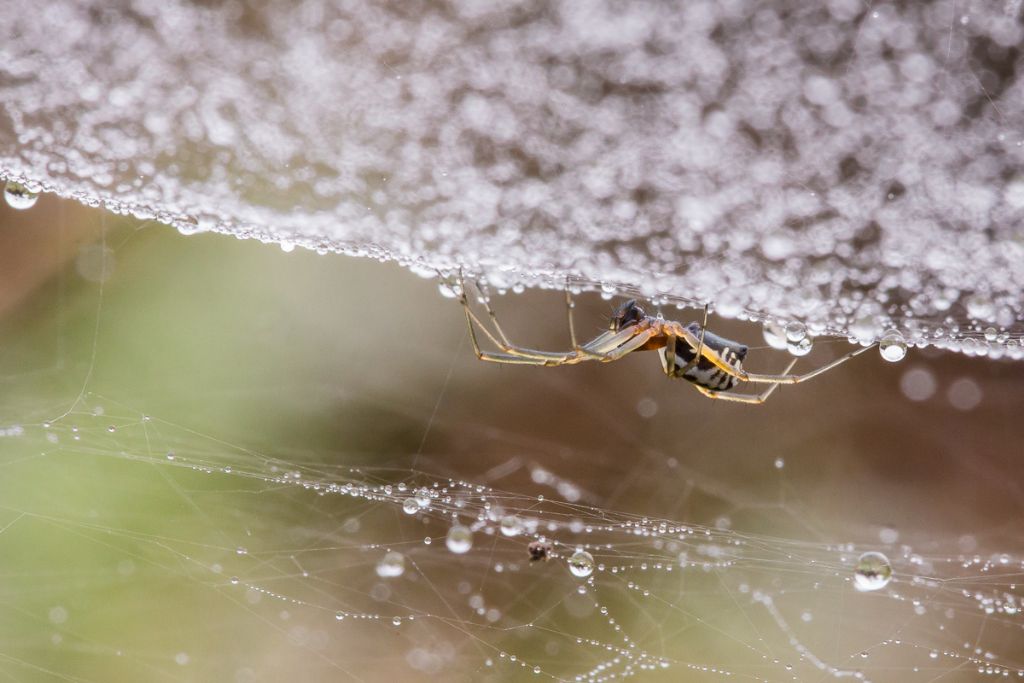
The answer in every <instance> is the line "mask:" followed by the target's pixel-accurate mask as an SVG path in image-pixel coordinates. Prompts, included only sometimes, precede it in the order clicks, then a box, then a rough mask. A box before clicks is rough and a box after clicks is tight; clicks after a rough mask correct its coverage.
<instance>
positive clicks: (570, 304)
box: [565, 275, 613, 360]
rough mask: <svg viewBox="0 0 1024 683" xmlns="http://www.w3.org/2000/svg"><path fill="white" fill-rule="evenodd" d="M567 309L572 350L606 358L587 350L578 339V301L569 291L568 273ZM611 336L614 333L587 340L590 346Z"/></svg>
mask: <svg viewBox="0 0 1024 683" xmlns="http://www.w3.org/2000/svg"><path fill="white" fill-rule="evenodd" d="M565 310H566V317H567V318H568V319H569V339H570V340H571V341H572V350H573V351H575V352H576V353H578V354H579V355H580V356H583V357H584V358H585V359H588V360H604V355H603V354H600V353H594V352H592V351H588V350H586V349H585V348H584V347H581V346H580V344H579V341H577V339H576V323H575V320H574V317H573V312H574V311H575V310H576V302H575V301H574V300H573V298H572V292H570V291H569V276H568V275H566V276H565ZM611 336H613V335H612V334H608V333H605V334H602V335H599V336H598V337H596V338H594V339H592V340H591V341H589V342H587V346H590V345H592V344H594V343H596V342H598V341H599V340H603V339H605V338H608V337H611Z"/></svg>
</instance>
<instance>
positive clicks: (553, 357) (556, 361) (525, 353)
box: [462, 301, 584, 366]
mask: <svg viewBox="0 0 1024 683" xmlns="http://www.w3.org/2000/svg"><path fill="white" fill-rule="evenodd" d="M462 307H463V309H464V310H465V311H466V325H467V326H468V327H469V338H470V340H471V341H472V342H473V352H474V353H476V357H477V358H479V359H480V360H486V361H491V362H494V363H512V364H516V365H548V366H556V365H568V364H570V363H578V362H580V361H581V360H584V359H583V358H581V357H580V356H579V355H577V354H576V352H575V351H570V352H567V353H556V352H550V351H536V350H534V349H527V348H523V347H518V346H513V345H511V344H504V343H502V342H500V341H498V340H497V339H496V338H495V337H494V335H493V334H491V332H490V331H489V330H488V329H487V327H485V326H484V324H483V323H482V322H480V318H478V317H477V316H476V313H474V312H473V311H472V310H470V308H469V304H468V303H467V302H465V301H463V302H462ZM474 323H475V325H474ZM477 327H479V328H480V331H481V332H483V333H484V335H485V336H486V337H487V339H488V340H489V341H490V342H491V343H492V344H494V345H495V346H496V347H498V348H499V349H501V351H500V352H495V351H484V350H483V349H481V348H480V342H479V340H478V339H477V336H476V328H477Z"/></svg>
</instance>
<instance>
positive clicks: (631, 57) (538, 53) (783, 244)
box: [0, 0, 1024, 354]
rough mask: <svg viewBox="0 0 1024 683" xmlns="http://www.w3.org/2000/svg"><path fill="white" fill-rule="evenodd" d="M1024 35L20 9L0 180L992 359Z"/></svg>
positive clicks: (728, 16)
mask: <svg viewBox="0 0 1024 683" xmlns="http://www.w3.org/2000/svg"><path fill="white" fill-rule="evenodd" d="M1021 35H1022V20H1021V11H1020V2H1019V1H1018V0H1006V1H1005V2H1004V1H1002V0H998V1H993V0H984V1H983V0H970V1H968V0H941V1H937V2H928V3H919V2H894V3H870V2H861V1H860V0H830V1H829V2H826V3H813V4H808V3H806V2H803V1H802V0H778V1H776V2H770V3H765V2H756V3H755V2H688V3H686V6H685V7H680V6H679V4H678V3H676V2H653V3H624V2H615V1H613V0H608V1H606V2H587V3H583V4H581V3H576V2H554V3H547V2H541V3H538V2H532V1H530V0H523V1H521V2H506V3H501V5H500V6H494V5H493V3H479V2H476V1H474V0H464V1H458V2H454V1H453V2H409V1H408V0H398V1H395V2H373V3H364V2H355V3H352V2H340V1H337V2H336V1H332V0H321V1H317V2H305V3H303V4H302V7H301V8H298V9H296V8H294V7H293V6H292V5H291V4H288V3H286V4H279V3H259V2H224V3H203V4H195V3H189V2H163V1H160V2H155V1H153V0H135V1H132V2H129V1H128V0H122V1H121V2H115V3H111V2H107V1H106V0H103V1H99V0H96V1H94V2H70V1H64V2H50V3H47V6H46V7H45V8H38V7H37V6H36V3H30V2H15V3H13V4H11V5H10V6H9V8H8V11H5V12H4V13H3V15H2V17H0V36H2V37H3V41H2V44H3V48H2V50H3V51H2V53H0V55H2V58H0V92H2V94H3V97H2V101H3V112H4V115H3V116H2V117H0V177H3V178H11V179H14V180H17V181H21V182H23V183H28V185H29V186H30V187H31V188H32V189H37V190H38V189H42V190H46V191H49V192H55V193H57V194H60V195H61V196H64V197H73V198H75V199H77V200H78V201H81V202H83V203H86V204H88V205H91V206H98V205H101V204H102V205H104V206H106V207H108V208H110V209H112V210H114V211H116V212H118V213H131V214H133V215H135V216H137V217H139V218H141V219H144V220H149V219H151V218H156V219H158V220H160V221H162V222H164V223H169V224H173V225H175V226H177V227H178V229H179V230H182V231H183V232H187V233H193V232H200V231H219V232H225V233H228V234H232V235H235V236H237V237H240V238H256V239H259V240H264V241H274V242H278V243H280V244H282V245H284V246H286V247H287V248H292V247H294V246H296V245H300V246H303V247H306V248H309V249H315V250H317V251H320V252H325V253H326V252H328V251H343V252H346V253H349V254H356V255H361V256H371V257H375V258H380V259H390V260H395V261H397V262H399V263H400V264H402V265H405V266H407V267H409V268H411V269H413V270H414V271H416V272H418V273H421V274H424V275H426V276H428V277H433V276H434V275H435V273H436V271H437V270H438V269H440V270H443V271H446V272H447V273H448V274H450V273H451V270H452V269H453V268H455V267H458V266H463V267H465V268H466V269H467V270H468V271H470V272H471V273H473V274H476V275H481V276H485V277H486V279H488V280H489V281H490V282H492V284H493V285H494V286H495V287H496V288H498V289H513V288H517V287H526V286H530V287H535V286H539V287H551V286H556V287H561V286H562V284H563V282H564V281H565V278H566V277H567V276H568V277H571V278H573V279H574V280H576V281H577V282H578V283H579V284H580V285H582V286H587V287H594V288H598V287H603V288H605V289H607V290H608V291H616V292H624V291H627V290H630V291H637V292H640V293H642V294H643V295H644V296H645V297H648V298H657V297H662V298H668V297H675V298H676V299H678V300H685V301H689V302H693V301H696V302H699V303H703V302H705V301H711V302H713V303H714V304H715V305H716V306H717V308H718V310H719V312H720V313H721V314H722V315H724V316H727V317H737V316H750V317H755V318H773V319H778V320H781V321H782V322H784V323H785V322H789V321H791V320H800V321H802V322H804V323H807V324H810V325H814V326H816V327H817V328H819V329H820V330H821V331H830V332H833V333H840V334H843V335H846V336H852V337H856V338H858V339H869V340H875V339H878V338H879V337H881V336H882V335H883V333H885V332H886V331H887V330H889V329H894V330H897V331H898V332H899V333H900V334H901V335H902V336H903V337H904V338H906V340H908V341H910V342H911V343H919V344H936V345H940V346H945V347H948V348H951V349H953V350H958V351H960V350H962V351H965V352H967V353H969V354H986V353H988V352H990V351H991V350H992V349H995V350H996V352H997V353H1003V350H1002V347H1003V346H1004V345H1005V344H1006V343H1007V342H1012V343H1013V344H1014V345H1016V344H1017V343H1018V342H1019V340H1020V336H1021V333H1022V329H1021V327H1020V325H1019V321H1020V320H1021V319H1022V314H1021V308H1022V301H1021V292H1020V283H1021V282H1024V270H1022V266H1021V264H1022V263H1024V253H1022V246H1021V231H1020V225H1021V220H1022V216H1024V214H1022V212H1024V189H1022V188H1024V180H1022V178H1021V174H1020V168H1021V166H1022V161H1024V159H1022V155H1024V147H1022V144H1024V140H1022V139H1021V134H1020V131H1021V129H1022V127H1024V118H1022V114H1024V107H1022V106H1021V103H1022V98H1021V92H1022V90H1021V80H1020V73H1019V68H1018V67H1019V61H1020V48H1019V46H1020V43H1021ZM988 330H991V333H987V331H988Z"/></svg>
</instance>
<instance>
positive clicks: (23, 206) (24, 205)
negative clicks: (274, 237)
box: [4, 180, 1000, 363]
mask: <svg viewBox="0 0 1024 683" xmlns="http://www.w3.org/2000/svg"><path fill="white" fill-rule="evenodd" d="M39 191H40V188H39V186H38V185H35V184H33V183H31V182H24V183H22V182H17V181H14V180H10V181H7V183H6V185H5V186H4V199H5V201H6V202H7V204H8V206H10V207H11V208H13V209H17V210H19V211H25V210H27V209H31V208H32V207H33V206H35V204H36V202H37V201H38V199H39ZM289 251H290V250H289ZM430 273H431V274H432V275H434V274H436V271H433V270H432V269H430ZM520 287H521V286H520ZM440 288H441V293H442V294H444V295H445V296H447V297H453V296H456V295H457V292H456V291H455V290H456V289H457V287H452V286H451V285H449V284H448V283H445V282H442V284H441V286H440ZM513 289H514V290H515V291H520V289H519V288H513ZM601 293H602V296H603V297H605V298H611V297H612V296H613V295H614V293H615V290H614V288H612V287H610V286H604V287H602V290H601ZM858 327H860V328H864V330H862V332H863V333H858V332H857V330H855V329H854V328H858ZM871 327H872V326H871V325H870V324H867V323H861V322H859V321H855V322H854V324H853V325H852V326H851V332H853V334H854V336H853V337H852V338H851V341H856V342H859V343H861V344H867V343H870V341H871V340H872V338H873V336H874V331H873V329H871V330H869V329H868V328H871ZM763 334H764V339H765V342H766V343H767V344H768V345H769V346H771V347H772V348H773V349H777V350H780V351H788V352H789V353H790V354H792V355H794V356H797V357H800V356H806V355H807V354H809V353H810V352H811V350H812V349H813V347H814V337H813V335H812V334H811V333H810V331H809V330H808V329H807V327H806V326H805V325H804V324H803V323H800V322H791V323H789V324H782V323H779V322H774V321H765V322H764V326H763ZM984 336H985V339H986V341H989V342H992V341H1000V340H999V336H1000V335H999V333H998V331H997V330H996V329H995V328H987V329H985V330H984ZM908 346H909V345H908V343H907V341H906V339H905V338H904V336H903V335H902V334H901V333H900V332H898V331H897V330H888V331H885V332H884V333H883V334H882V336H881V337H880V338H879V339H878V351H879V353H880V355H881V356H882V358H883V359H885V360H887V361H889V362H893V363H895V362H898V361H901V360H903V359H904V358H905V357H906V355H907V349H908Z"/></svg>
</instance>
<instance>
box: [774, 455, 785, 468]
mask: <svg viewBox="0 0 1024 683" xmlns="http://www.w3.org/2000/svg"><path fill="white" fill-rule="evenodd" d="M785 466H786V461H785V460H783V459H782V458H775V469H777V470H781V469H782V468H783V467H785Z"/></svg>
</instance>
